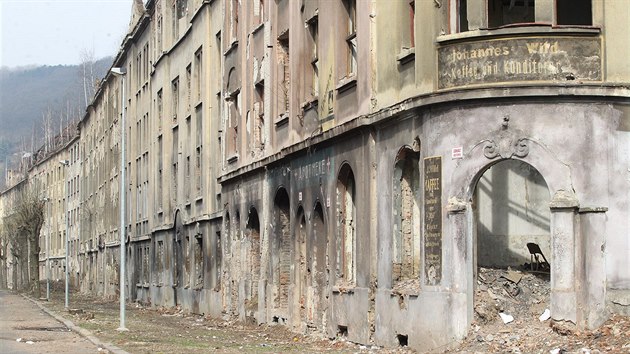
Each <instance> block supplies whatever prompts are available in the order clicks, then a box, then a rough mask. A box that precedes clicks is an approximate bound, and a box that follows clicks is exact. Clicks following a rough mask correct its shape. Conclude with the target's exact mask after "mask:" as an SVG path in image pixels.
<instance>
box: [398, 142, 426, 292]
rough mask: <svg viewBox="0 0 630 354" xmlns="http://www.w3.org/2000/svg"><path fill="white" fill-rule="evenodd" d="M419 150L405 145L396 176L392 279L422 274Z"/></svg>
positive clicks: (409, 278)
mask: <svg viewBox="0 0 630 354" xmlns="http://www.w3.org/2000/svg"><path fill="white" fill-rule="evenodd" d="M418 155H419V154H418V153H417V152H414V151H413V150H411V149H408V148H404V149H402V150H401V151H400V152H399V153H398V156H397V157H396V165H395V166H394V177H393V179H394V180H393V189H394V190H393V203H392V205H393V221H394V222H393V228H394V230H393V233H392V235H393V238H392V251H393V254H392V282H393V284H394V285H395V284H396V283H397V282H400V281H405V280H411V279H418V277H419V276H420V207H419V205H420V203H419V199H420V169H419V161H418V158H419V157H418Z"/></svg>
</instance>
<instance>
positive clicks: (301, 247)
mask: <svg viewBox="0 0 630 354" xmlns="http://www.w3.org/2000/svg"><path fill="white" fill-rule="evenodd" d="M296 220H297V222H298V225H297V226H296V228H295V236H294V237H295V247H296V251H295V253H294V254H295V258H294V260H293V264H295V265H296V266H295V268H294V271H295V273H294V275H293V279H294V289H295V293H296V295H297V296H296V297H295V300H294V301H293V303H294V304H295V306H296V310H295V311H294V312H293V313H294V316H295V318H294V320H293V323H294V324H295V325H299V324H301V323H302V322H303V323H306V322H307V314H306V307H307V296H308V295H307V294H308V291H307V289H308V287H309V286H311V283H310V279H311V277H310V273H311V267H310V265H309V264H308V261H307V254H306V249H307V245H306V216H305V215H304V209H303V208H302V206H300V207H299V208H298V212H297V217H296Z"/></svg>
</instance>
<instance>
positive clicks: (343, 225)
mask: <svg viewBox="0 0 630 354" xmlns="http://www.w3.org/2000/svg"><path fill="white" fill-rule="evenodd" d="M337 213H338V218H337V243H336V257H337V262H336V263H337V277H336V281H337V282H338V283H339V282H341V283H344V284H354V281H355V275H356V252H355V251H356V207H355V184H354V174H353V173H352V169H351V168H350V166H349V165H347V164H345V165H344V166H343V167H342V168H341V171H340V172H339V178H338V179H337Z"/></svg>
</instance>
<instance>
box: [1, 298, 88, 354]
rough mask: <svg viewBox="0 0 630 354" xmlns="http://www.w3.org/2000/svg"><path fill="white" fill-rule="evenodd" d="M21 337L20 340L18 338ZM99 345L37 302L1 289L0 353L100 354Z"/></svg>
mask: <svg viewBox="0 0 630 354" xmlns="http://www.w3.org/2000/svg"><path fill="white" fill-rule="evenodd" d="M18 338H21V340H20V341H19V342H18V341H17V339H18ZM97 352H98V348H97V347H96V346H95V345H94V344H92V343H91V342H89V341H88V340H86V339H85V338H83V337H81V336H80V335H79V334H77V333H75V332H72V331H70V330H69V329H68V328H67V327H66V326H64V325H63V324H62V323H60V322H59V321H57V320H56V319H54V318H52V317H50V316H49V315H48V314H46V313H45V312H43V311H42V310H41V309H40V308H39V307H38V306H37V305H35V304H34V303H32V302H31V301H29V300H27V299H25V298H23V297H22V296H20V295H14V294H12V293H11V292H8V291H6V290H0V353H1V354H13V353H16V354H17V353H97Z"/></svg>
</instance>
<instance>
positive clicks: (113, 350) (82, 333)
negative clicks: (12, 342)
mask: <svg viewBox="0 0 630 354" xmlns="http://www.w3.org/2000/svg"><path fill="white" fill-rule="evenodd" d="M22 297H23V298H25V299H27V300H29V301H31V302H32V303H34V304H35V305H37V306H38V307H39V308H40V309H41V310H42V311H44V312H45V313H46V314H48V315H49V316H50V317H52V318H54V319H56V320H57V321H59V322H61V323H62V324H63V325H64V326H66V327H68V329H70V330H71V331H74V332H76V333H78V334H79V335H80V336H81V337H83V338H85V339H87V340H89V341H90V342H92V344H94V345H96V346H97V347H100V348H103V349H106V350H108V351H110V352H111V353H114V354H130V353H129V352H126V351H124V350H122V349H120V348H118V347H117V346H115V345H113V344H111V343H103V342H101V341H100V340H99V339H98V338H96V337H95V336H94V335H93V334H92V332H90V331H88V330H87V329H85V328H81V327H79V326H77V325H75V324H74V323H72V321H70V320H66V319H65V318H63V317H61V316H60V315H58V314H56V313H54V312H52V311H51V310H49V309H48V308H46V307H45V306H44V305H42V304H41V303H39V302H38V301H36V300H35V299H33V298H31V297H29V296H26V295H24V294H22Z"/></svg>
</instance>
